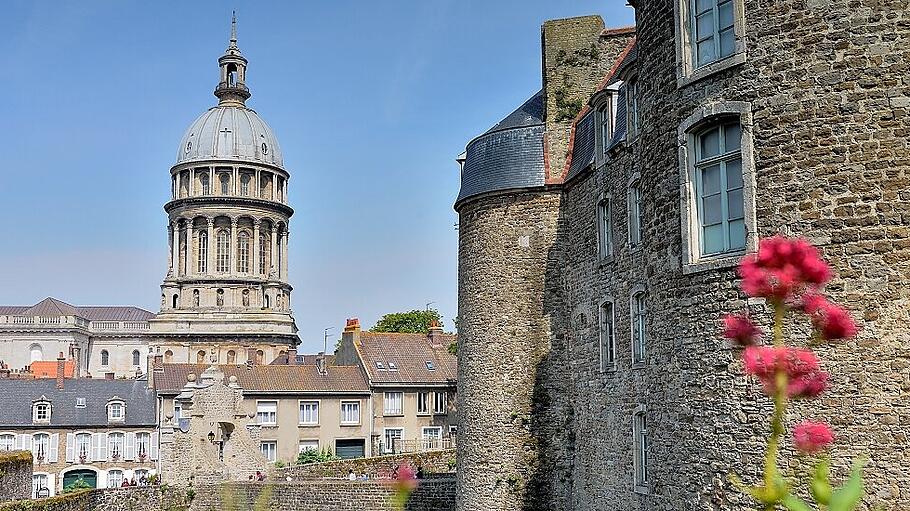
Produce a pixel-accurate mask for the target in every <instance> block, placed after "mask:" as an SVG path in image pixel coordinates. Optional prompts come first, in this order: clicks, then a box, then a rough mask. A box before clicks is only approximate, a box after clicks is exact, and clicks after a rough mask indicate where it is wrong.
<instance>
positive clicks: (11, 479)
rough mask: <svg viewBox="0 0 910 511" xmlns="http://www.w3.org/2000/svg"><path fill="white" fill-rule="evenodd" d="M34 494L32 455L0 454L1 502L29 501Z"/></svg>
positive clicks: (27, 453) (17, 452)
mask: <svg viewBox="0 0 910 511" xmlns="http://www.w3.org/2000/svg"><path fill="white" fill-rule="evenodd" d="M31 494H32V453H31V452H29V451H11V452H5V453H0V502H7V501H10V500H20V499H27V498H29V497H30V496H31Z"/></svg>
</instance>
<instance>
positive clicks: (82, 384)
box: [0, 378, 155, 428]
mask: <svg viewBox="0 0 910 511" xmlns="http://www.w3.org/2000/svg"><path fill="white" fill-rule="evenodd" d="M42 396H44V397H46V398H47V400H48V401H50V402H51V422H50V425H49V426H48V425H47V424H33V423H32V402H33V401H35V400H38V399H39V398H41V397H42ZM115 396H116V397H118V398H120V399H122V400H123V401H124V403H125V404H126V421H125V422H122V423H121V422H118V423H116V424H117V425H118V426H119V425H123V426H154V425H155V393H154V392H152V391H151V390H149V389H148V382H147V381H145V380H101V379H89V378H77V379H67V380H65V381H64V385H63V389H62V390H60V389H57V380H56V379H53V378H47V379H22V380H20V379H0V428H12V427H15V428H22V427H36V428H48V427H51V428H53V427H103V426H107V425H108V420H107V402H108V400H110V399H111V398H112V397H115ZM76 398H85V408H76Z"/></svg>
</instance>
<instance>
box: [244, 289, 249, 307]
mask: <svg viewBox="0 0 910 511" xmlns="http://www.w3.org/2000/svg"><path fill="white" fill-rule="evenodd" d="M243 306H244V307H249V306H250V290H249V289H244V290H243Z"/></svg>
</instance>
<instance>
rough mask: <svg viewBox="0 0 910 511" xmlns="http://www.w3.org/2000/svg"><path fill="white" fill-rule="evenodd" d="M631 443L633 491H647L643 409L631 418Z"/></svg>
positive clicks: (646, 429)
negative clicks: (633, 473) (633, 477)
mask: <svg viewBox="0 0 910 511" xmlns="http://www.w3.org/2000/svg"><path fill="white" fill-rule="evenodd" d="M632 442H633V452H634V456H635V460H634V469H635V489H636V491H643V492H647V491H648V485H649V483H650V481H649V479H648V478H649V477H650V474H649V473H648V417H647V415H646V413H645V411H644V410H643V409H639V410H637V411H636V412H635V414H634V415H633V416H632Z"/></svg>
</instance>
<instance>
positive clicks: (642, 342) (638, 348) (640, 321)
mask: <svg viewBox="0 0 910 511" xmlns="http://www.w3.org/2000/svg"><path fill="white" fill-rule="evenodd" d="M647 313H648V311H647V307H646V304H645V293H644V291H639V292H637V293H635V294H634V295H632V362H633V363H636V364H643V363H644V362H645V358H646V356H647V349H646V346H647V331H646V330H645V320H646V316H647Z"/></svg>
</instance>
